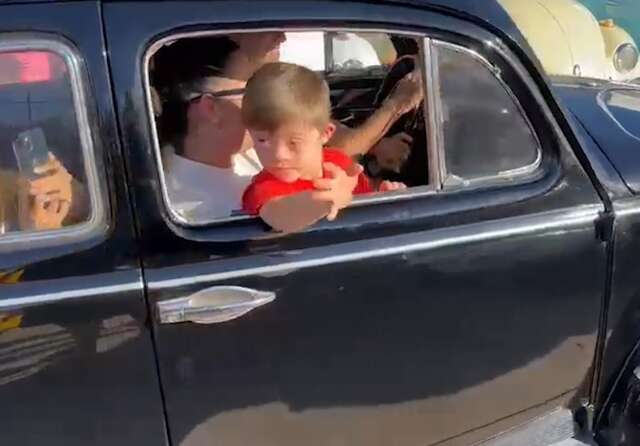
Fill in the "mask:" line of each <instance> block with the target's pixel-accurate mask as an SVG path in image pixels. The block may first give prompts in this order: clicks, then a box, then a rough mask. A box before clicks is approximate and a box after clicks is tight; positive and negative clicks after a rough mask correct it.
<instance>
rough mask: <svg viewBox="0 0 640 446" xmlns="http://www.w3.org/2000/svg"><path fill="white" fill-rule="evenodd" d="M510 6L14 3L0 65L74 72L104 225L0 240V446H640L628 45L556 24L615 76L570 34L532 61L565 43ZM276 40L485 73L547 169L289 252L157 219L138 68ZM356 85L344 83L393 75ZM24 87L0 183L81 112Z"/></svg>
mask: <svg viewBox="0 0 640 446" xmlns="http://www.w3.org/2000/svg"><path fill="white" fill-rule="evenodd" d="M522 3H523V4H529V2H522ZM536 4H537V5H539V4H541V0H540V2H536ZM258 5H259V7H258ZM504 5H506V3H505V1H500V2H498V1H486V2H478V1H473V0H388V1H351V0H339V1H338V0H335V1H332V0H296V1H287V0H263V1H260V2H252V1H244V0H234V1H231V0H208V1H177V0H169V1H162V2H152V1H133V0H123V1H115V0H114V1H92V0H86V1H37V2H34V1H28V0H23V1H19V0H16V1H11V2H3V3H1V4H0V12H1V13H0V52H20V51H27V50H31V49H33V50H37V51H45V50H47V51H54V52H60V53H61V54H62V55H63V56H64V60H65V61H66V62H67V63H68V70H69V72H71V73H73V74H74V76H75V77H73V86H74V88H75V89H74V90H73V95H72V97H73V99H74V100H73V101H70V100H69V98H65V99H64V100H65V101H68V102H69V104H70V103H71V102H73V104H74V107H75V110H76V113H78V114H79V115H81V119H79V121H78V122H81V124H82V126H80V133H81V136H82V138H84V139H82V138H81V139H80V142H77V141H75V140H73V143H71V144H69V146H70V147H72V149H70V150H71V152H72V153H75V148H76V145H74V144H77V145H79V146H80V145H81V146H82V147H83V148H85V149H86V150H87V152H86V154H89V155H91V156H89V157H88V158H87V161H86V162H85V164H84V166H89V167H90V168H91V169H89V173H90V175H87V178H86V179H85V182H86V184H87V187H90V188H91V190H90V192H91V199H92V200H93V201H92V202H91V203H92V206H93V207H94V212H93V213H92V214H91V215H92V218H91V219H90V221H89V222H88V224H87V225H85V226H82V227H80V228H73V227H72V228H70V229H69V230H62V231H51V232H46V231H45V232H43V233H37V232H36V233H34V232H30V231H24V232H20V231H17V232H14V233H7V234H2V235H0V401H2V404H0V442H1V443H2V444H3V445H4V444H7V445H9V444H24V445H37V444H42V443H47V444H49V445H54V446H57V445H60V446H62V445H64V446H75V445H78V446H80V445H82V446H86V445H87V444H92V445H95V446H102V445H104V446H107V445H108V446H111V445H113V444H120V445H123V446H129V445H131V446H133V445H136V446H138V445H174V446H178V445H185V446H187V445H209V444H221V445H236V444H265V445H276V444H277V445H298V444H310V445H343V444H344V445H347V444H349V445H351V444H368V445H370V444H374V445H387V444H398V445H418V444H420V445H436V444H437V445H439V446H454V445H472V444H482V445H494V446H497V445H554V444H555V445H563V446H564V445H579V444H593V442H597V444H599V445H600V446H622V445H637V444H638V438H639V430H638V426H639V425H640V422H639V418H638V413H639V412H638V410H639V407H638V401H639V400H638V398H637V395H638V386H639V385H640V378H639V373H638V372H637V367H638V366H640V354H639V350H638V347H639V346H640V344H639V340H640V318H639V314H640V284H639V283H638V277H639V276H640V264H639V263H638V261H637V257H638V254H637V253H638V252H640V196H639V195H638V194H640V137H639V136H640V130H639V129H640V106H639V102H640V99H639V98H640V89H638V87H636V86H634V85H633V84H631V83H629V84H619V83H615V82H610V81H609V79H610V78H615V77H614V76H613V74H612V72H611V67H610V66H609V65H610V64H611V63H612V62H611V61H610V60H609V59H607V57H608V56H607V55H608V54H609V53H608V51H609V50H610V49H612V48H614V47H615V46H616V45H615V44H614V43H610V42H609V40H608V39H609V37H605V38H603V35H606V30H605V31H602V30H601V28H602V26H600V25H598V22H597V21H594V20H595V19H593V16H590V15H589V13H588V12H587V11H586V9H584V8H582V7H579V8H578V7H577V6H576V5H575V4H573V3H572V4H571V5H570V6H567V5H569V2H567V4H566V5H565V6H567V8H569V12H567V14H573V15H572V17H574V18H575V17H579V18H580V20H581V21H582V22H583V23H589V26H590V29H591V30H592V31H590V32H588V33H586V34H584V35H583V34H580V31H579V30H574V31H572V34H573V33H575V35H572V36H571V37H580V38H581V39H583V40H584V43H591V44H592V45H593V47H592V48H591V50H592V51H593V50H594V49H596V50H597V55H598V57H597V58H596V59H593V58H592V56H593V54H594V53H593V52H590V51H583V50H584V48H580V47H575V48H574V47H573V46H572V45H574V43H575V42H573V41H570V42H564V41H562V38H563V37H562V36H564V35H565V34H564V33H565V32H566V30H563V29H564V28H562V29H561V28H560V27H556V28H555V31H554V32H555V34H552V35H553V36H554V37H553V39H554V42H555V45H556V47H557V54H554V53H553V52H548V53H547V52H545V51H542V52H541V50H540V48H537V46H539V45H543V48H546V46H544V45H547V44H549V45H550V44H551V43H552V42H548V43H545V42H546V40H544V39H542V38H541V39H542V40H536V39H537V37H534V38H532V37H531V35H530V32H531V30H532V28H531V27H530V26H531V25H530V24H526V23H524V22H521V19H520V18H519V17H521V16H523V15H526V9H523V10H521V9H518V8H519V6H518V5H516V6H513V5H511V6H510V5H507V6H506V9H507V10H508V11H509V13H507V12H506V11H505V8H504V7H503V6H504ZM511 8H515V9H511ZM559 10H560V9H558V11H559ZM571 11H573V12H571ZM558 14H560V13H558ZM542 16H543V15H542V12H541V11H540V9H539V8H537V7H533V9H532V10H531V18H532V19H533V20H534V22H535V20H543V18H542ZM547 19H548V17H545V18H544V20H547ZM532 23H533V22H532ZM594 26H595V27H596V28H597V29H598V33H597V35H596V36H594V32H593V30H594V29H596V28H594ZM273 29H277V30H280V29H286V30H291V29H296V30H299V29H310V30H325V29H326V30H331V31H332V32H333V31H335V30H336V29H339V30H343V29H344V30H346V31H353V30H356V31H358V32H361V31H362V30H363V29H364V30H373V31H378V32H380V30H383V31H384V30H391V31H397V32H404V33H408V34H410V35H417V36H420V37H421V38H425V39H426V40H425V45H426V48H432V49H437V48H438V46H437V45H435V46H434V47H430V46H429V45H430V44H431V43H433V42H436V43H437V44H439V45H441V46H440V47H439V48H447V45H449V46H453V47H455V48H457V49H458V50H459V51H460V53H461V54H465V55H471V57H477V58H479V59H480V60H483V61H484V63H486V66H487V67H488V68H487V72H488V73H490V74H491V75H492V76H495V78H496V79H498V80H499V81H500V85H504V86H505V88H506V91H508V92H509V93H510V94H511V95H512V97H513V98H514V101H516V102H517V104H518V105H519V107H520V108H521V110H522V113H523V114H524V115H525V116H526V117H527V118H528V120H529V121H528V122H529V123H530V125H531V129H532V132H534V134H535V137H536V142H537V143H538V144H539V149H540V151H539V154H540V157H539V158H538V159H536V160H535V163H534V165H533V167H532V168H531V169H529V170H527V171H526V172H517V173H513V172H510V173H508V174H505V175H497V178H489V179H482V181H478V182H472V181H471V182H468V183H465V182H460V183H456V184H453V185H449V184H446V182H445V181H444V178H441V180H443V181H442V182H441V183H440V184H438V185H437V186H438V188H437V190H429V191H428V193H417V194H413V195H411V194H408V195H406V196H403V197H401V198H399V199H396V198H394V199H389V200H384V199H382V200H372V201H362V202H360V203H358V205H357V206H353V207H350V208H348V209H346V210H345V211H343V212H342V213H341V214H340V217H339V218H338V219H336V220H335V221H333V222H328V221H322V222H320V223H318V224H316V225H313V226H312V227H310V228H307V229H306V230H304V231H301V232H300V233H295V234H288V235H281V234H275V235H274V234H271V233H267V232H266V231H265V227H264V225H263V224H261V223H260V222H259V221H258V220H257V219H250V218H238V219H231V220H228V221H223V222H219V223H216V224H210V225H201V226H189V225H185V224H180V223H179V222H176V221H175V219H173V218H172V216H171V214H170V211H169V210H168V209H167V206H166V205H165V202H164V201H163V190H162V179H161V176H160V174H159V172H158V153H157V149H158V147H157V141H156V139H155V138H154V126H153V113H152V110H153V108H152V105H151V104H152V101H151V92H150V89H149V85H148V82H147V81H148V79H147V73H146V71H145V68H146V64H147V63H148V58H146V55H147V54H148V51H149V49H150V48H152V47H153V45H154V44H156V43H157V42H159V41H161V40H162V39H166V38H168V37H171V36H173V35H178V34H179V35H183V36H191V35H200V34H201V33H210V32H221V31H228V30H242V31H247V30H273ZM607 29H609V28H607ZM616 32H617V31H616ZM611 35H612V37H611V41H613V40H615V39H622V40H625V39H627V37H626V36H627V35H626V34H618V37H615V36H613V33H612V34H611ZM620 36H622V37H620ZM540 42H542V43H540ZM460 49H462V50H460ZM600 52H602V57H600ZM555 56H561V57H557V58H556V57H555ZM565 59H570V62H567V61H566V60H565ZM429 61H431V59H430V58H428V57H427V56H425V58H424V63H425V64H427V65H428V63H429ZM594 61H595V62H594ZM577 64H580V71H581V73H580V74H581V76H576V75H575V74H576V73H574V67H575V65H577ZM429 66H430V65H429ZM431 68H432V67H431ZM545 69H546V70H545ZM567 70H568V71H567ZM625 76H627V77H625V79H627V78H628V77H631V75H630V74H629V73H627V74H626V75H625ZM426 77H427V79H426V80H425V82H429V84H428V86H429V87H430V88H431V87H434V86H436V84H435V83H433V82H435V81H434V79H433V78H431V77H430V76H426ZM593 78H600V79H593ZM460 79H461V81H460V85H462V87H464V82H462V81H464V77H460ZM460 79H459V80H460ZM365 81H366V85H364V86H363V85H361V84H362V83H363V82H365ZM365 81H362V80H361V79H360V78H356V79H353V78H347V77H342V78H336V79H330V84H331V88H332V93H334V92H337V93H341V92H342V91H343V90H346V89H348V88H353V84H354V83H355V84H356V87H357V88H359V89H364V90H367V91H369V90H371V89H372V88H373V87H372V85H374V86H377V84H378V83H379V82H380V81H381V79H380V78H378V77H375V76H371V77H370V78H367V79H365ZM13 87H14V86H11V88H7V87H6V86H5V85H0V99H1V100H0V124H2V131H0V137H1V138H0V139H1V140H2V144H3V145H2V147H3V148H2V149H0V151H1V152H0V163H1V162H3V161H5V160H9V161H10V160H11V150H10V149H9V148H7V147H9V146H10V138H8V137H7V135H8V133H9V130H7V128H9V127H10V124H12V123H13V122H14V121H15V120H16V119H17V118H16V116H17V115H18V114H20V116H22V115H24V116H27V118H25V119H28V120H32V121H36V120H37V119H38V117H37V116H35V115H34V114H32V113H31V112H30V111H29V110H31V108H29V107H30V106H31V105H33V104H36V103H37V106H39V107H46V104H47V101H53V103H55V106H56V107H59V106H60V107H67V108H69V107H70V105H66V104H67V102H65V103H64V104H63V103H62V102H60V100H59V99H58V97H57V96H56V95H53V94H50V93H51V92H50V91H48V90H46V89H45V91H42V89H40V90H37V89H33V90H32V89H31V86H29V85H27V87H28V88H27V87H25V89H22V90H20V91H17V90H16V89H14V88H13ZM34 88H35V87H34ZM428 91H436V90H434V89H428ZM464 93H465V94H468V95H469V100H470V101H471V100H472V99H474V95H473V94H474V92H473V91H467V90H464ZM36 94H37V95H41V96H38V98H36V99H38V100H35V99H34V98H35V96H34V95H36ZM479 97H480V98H481V99H483V100H484V99H485V98H486V96H479ZM476 102H477V103H480V104H481V105H482V104H484V105H485V106H486V107H485V108H482V107H478V110H489V109H491V105H492V104H486V103H484V102H486V101H476ZM42 104H45V105H42ZM25 107H26V108H25ZM426 107H427V110H428V111H429V112H432V111H434V110H436V111H442V110H439V109H438V108H437V105H436V104H427V105H426ZM431 107H435V108H431ZM352 108H353V109H349V108H348V107H347V109H346V110H345V112H347V113H352V114H353V115H354V116H356V115H358V114H363V113H365V112H367V113H368V112H371V111H372V110H373V108H374V105H373V104H365V106H362V104H359V105H358V107H355V106H354V107H352ZM16 110H20V112H19V113H18V112H16ZM24 110H27V111H26V112H25V111H24ZM51 110H54V108H52V109H48V108H47V113H48V114H47V116H49V114H51V113H53V112H51ZM56 114H58V113H56ZM427 116H428V117H431V116H432V114H431V113H427ZM505 116H506V114H505ZM21 119H22V118H21ZM430 119H431V118H430ZM505 120H506V118H505ZM430 122H431V123H432V124H434V122H435V121H433V122H432V121H430ZM498 122H506V121H498ZM510 122H512V121H510ZM73 123H74V121H73V120H72V121H70V123H69V122H67V123H65V124H64V125H62V126H59V127H57V128H58V129H62V130H60V133H61V136H64V135H62V134H63V133H64V131H63V130H65V129H67V130H68V128H70V127H72V126H73V125H74V124H73ZM429 131H431V132H436V131H438V127H437V123H436V124H435V125H432V126H431V127H429ZM507 134H508V133H507ZM64 142H65V141H64V140H61V143H64ZM67 142H68V141H67ZM436 142H437V140H436ZM507 143H508V141H507ZM506 145H507V146H508V144H506ZM438 149H442V147H438ZM480 158H481V157H480ZM480 158H479V159H480ZM82 167H83V165H79V166H77V168H78V169H82ZM494 180H495V181H494ZM2 192H5V191H3V190H0V193H2ZM220 296H224V297H226V298H228V300H227V303H229V301H231V304H238V302H237V301H233V299H239V300H240V305H239V306H240V307H242V308H240V311H239V312H237V313H236V315H237V318H235V319H233V320H226V319H225V318H224V317H223V316H225V314H226V313H225V314H223V315H222V316H221V315H220V312H217V313H216V312H215V311H214V310H220V308H219V307H216V306H215V305H213V304H211V305H209V306H207V304H208V303H211V302H213V303H214V304H215V303H216V302H217V301H216V299H219V298H220ZM249 298H250V299H249ZM243 299H244V300H243ZM243 304H244V305H245V306H248V307H246V308H245V307H243V306H242V305H243ZM189 305H196V306H198V308H193V307H189ZM252 305H253V306H252ZM254 306H255V311H245V310H251V309H253V308H254ZM258 306H259V308H257V307H258ZM214 307H215V308H214ZM234 308H235V310H238V305H236V307H234ZM232 309H233V308H232ZM190 310H194V311H195V310H197V312H198V313H197V314H195V315H194V314H190ZM224 310H229V308H228V307H225V308H224ZM189 317H191V319H190V320H192V321H195V322H198V323H194V322H187V321H186V320H189ZM223 319H224V320H225V322H223V323H218V322H221V321H222V320H223ZM177 321H183V322H182V323H175V322H177Z"/></svg>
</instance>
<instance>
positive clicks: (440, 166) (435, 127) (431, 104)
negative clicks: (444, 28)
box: [423, 37, 447, 190]
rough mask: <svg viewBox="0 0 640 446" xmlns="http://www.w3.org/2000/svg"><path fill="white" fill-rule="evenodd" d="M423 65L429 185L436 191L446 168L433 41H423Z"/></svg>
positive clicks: (438, 81)
mask: <svg viewBox="0 0 640 446" xmlns="http://www.w3.org/2000/svg"><path fill="white" fill-rule="evenodd" d="M424 63H425V69H424V70H423V72H424V75H425V77H426V79H425V85H426V86H427V88H426V90H425V94H426V100H425V101H423V105H424V117H425V119H426V121H427V122H426V128H427V129H429V133H428V134H427V141H428V142H427V151H428V155H427V157H428V158H427V159H428V161H429V184H432V185H433V187H435V188H436V189H437V190H440V189H442V187H443V183H444V179H445V178H446V173H447V171H446V166H445V159H444V155H445V153H444V134H443V133H442V126H441V125H439V123H440V122H442V101H440V100H439V99H438V98H440V78H439V71H438V65H437V64H436V63H435V58H434V55H433V39H431V38H430V37H425V39H424Z"/></svg>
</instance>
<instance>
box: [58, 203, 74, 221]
mask: <svg viewBox="0 0 640 446" xmlns="http://www.w3.org/2000/svg"><path fill="white" fill-rule="evenodd" d="M59 202H60V207H59V208H58V214H60V216H62V217H63V218H64V217H66V216H67V214H68V213H69V210H70V209H71V203H70V202H69V201H67V200H59Z"/></svg>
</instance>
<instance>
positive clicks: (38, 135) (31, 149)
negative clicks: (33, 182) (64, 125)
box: [13, 127, 49, 178]
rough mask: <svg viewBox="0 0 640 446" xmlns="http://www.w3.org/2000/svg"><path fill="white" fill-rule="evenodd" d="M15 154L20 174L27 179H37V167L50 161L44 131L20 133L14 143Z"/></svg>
mask: <svg viewBox="0 0 640 446" xmlns="http://www.w3.org/2000/svg"><path fill="white" fill-rule="evenodd" d="M13 153H14V155H15V157H16V161H17V163H18V169H19V170H20V174H21V175H23V176H25V177H27V178H33V177H37V176H38V175H37V174H36V173H35V169H36V167H38V166H41V165H43V164H45V163H46V162H47V161H48V160H49V149H48V147H47V140H46V139H45V136H44V132H43V131H42V129H41V128H39V127H36V128H33V129H29V130H26V131H24V132H22V133H20V134H19V135H18V137H17V138H16V139H15V141H14V142H13Z"/></svg>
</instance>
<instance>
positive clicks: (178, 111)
mask: <svg viewBox="0 0 640 446" xmlns="http://www.w3.org/2000/svg"><path fill="white" fill-rule="evenodd" d="M237 49H238V45H237V44H236V43H235V42H234V41H233V40H231V39H230V38H229V37H228V36H211V37H195V38H185V39H181V40H178V41H176V42H174V43H171V44H169V45H166V46H164V47H163V48H161V49H159V50H158V52H157V53H156V54H155V55H154V56H153V66H154V68H153V73H151V83H152V85H153V87H154V88H155V89H156V91H157V92H158V95H159V97H160V100H161V102H162V114H161V115H160V117H159V119H158V127H159V128H158V131H159V135H160V140H161V142H162V143H163V144H164V143H170V144H172V145H173V146H174V147H175V149H176V151H177V152H181V151H182V140H183V139H184V136H185V134H186V131H187V108H188V106H189V96H190V95H193V94H194V93H201V92H202V91H203V89H204V84H205V83H206V81H207V78H208V77H211V76H222V75H223V73H224V69H225V66H226V64H227V62H228V60H229V57H230V55H231V54H232V53H233V52H234V51H236V50H237Z"/></svg>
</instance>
